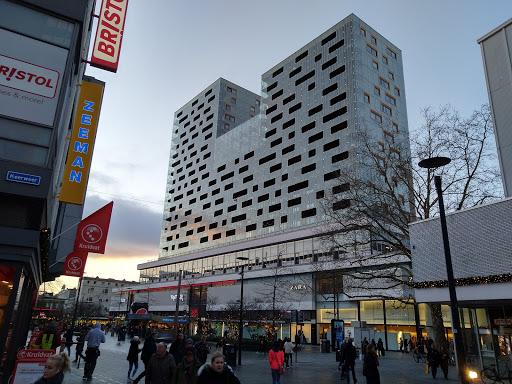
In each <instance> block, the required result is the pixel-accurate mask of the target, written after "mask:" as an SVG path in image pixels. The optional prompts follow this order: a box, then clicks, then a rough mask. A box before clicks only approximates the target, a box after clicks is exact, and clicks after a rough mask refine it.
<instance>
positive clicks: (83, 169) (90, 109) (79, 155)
mask: <svg viewBox="0 0 512 384" xmlns="http://www.w3.org/2000/svg"><path fill="white" fill-rule="evenodd" d="M102 97H103V86H102V85H100V84H94V83H89V82H87V81H82V86H81V87H80V97H79V99H78V104H77V111H76V116H75V122H74V124H73V133H72V135H71V142H70V143H69V149H68V159H67V161H66V168H65V170H64V177H63V179H62V187H61V190H60V197H59V200H60V201H62V202H64V203H73V204H79V205H81V204H83V202H84V197H85V189H86V188H87V181H88V179H89V169H90V167H91V161H92V152H93V148H94V141H95V139H96V129H97V127H98V120H99V117H100V108H101V100H102Z"/></svg>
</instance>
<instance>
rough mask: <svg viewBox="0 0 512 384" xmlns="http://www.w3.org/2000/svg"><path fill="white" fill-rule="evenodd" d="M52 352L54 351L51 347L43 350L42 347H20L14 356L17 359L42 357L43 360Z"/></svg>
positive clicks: (39, 358)
mask: <svg viewBox="0 0 512 384" xmlns="http://www.w3.org/2000/svg"><path fill="white" fill-rule="evenodd" d="M54 353H55V351H54V350H52V349H49V350H44V349H21V350H19V351H18V354H17V355H16V357H17V358H18V360H29V359H32V360H35V359H38V360H41V359H42V360H43V361H45V360H46V359H47V358H49V357H50V356H52V355H53V354H54Z"/></svg>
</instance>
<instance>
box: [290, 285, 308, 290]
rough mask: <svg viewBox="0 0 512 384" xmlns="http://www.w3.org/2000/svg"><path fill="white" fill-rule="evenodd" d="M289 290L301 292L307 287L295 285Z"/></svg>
mask: <svg viewBox="0 0 512 384" xmlns="http://www.w3.org/2000/svg"><path fill="white" fill-rule="evenodd" d="M290 289H291V290H292V291H301V290H303V289H308V287H307V286H306V284H296V285H292V286H291V287H290Z"/></svg>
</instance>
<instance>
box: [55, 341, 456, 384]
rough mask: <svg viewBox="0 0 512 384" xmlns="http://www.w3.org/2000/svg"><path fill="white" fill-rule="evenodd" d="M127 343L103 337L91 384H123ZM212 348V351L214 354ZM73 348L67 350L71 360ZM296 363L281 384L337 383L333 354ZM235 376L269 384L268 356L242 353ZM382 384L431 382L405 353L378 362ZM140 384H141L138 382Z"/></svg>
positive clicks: (307, 350) (309, 355) (314, 351)
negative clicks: (240, 362)
mask: <svg viewBox="0 0 512 384" xmlns="http://www.w3.org/2000/svg"><path fill="white" fill-rule="evenodd" d="M129 345H130V342H129V340H127V341H126V342H124V343H121V345H117V338H111V337H110V336H108V335H107V342H106V343H105V344H103V345H102V346H101V348H100V350H101V356H100V357H99V359H98V363H97V365H96V370H95V371H94V375H93V381H92V382H96V383H108V384H111V383H115V384H126V375H127V372H128V362H127V361H126V356H127V354H128V349H129ZM214 350H215V348H212V351H214ZM74 352H75V351H74V348H72V349H71V354H72V357H73V358H74ZM297 358H298V362H296V361H295V355H294V356H293V368H289V369H287V371H286V374H285V375H284V376H282V378H281V381H282V383H283V384H303V383H318V384H326V383H341V380H340V371H338V363H337V362H336V356H335V354H334V353H320V347H319V346H305V347H304V348H303V349H302V351H300V352H299V353H298V354H297ZM83 365H84V364H83V362H82V363H81V364H80V369H79V370H77V368H76V364H72V371H71V373H68V374H67V375H66V378H65V380H64V383H65V384H78V383H84V381H82V376H83ZM362 366H363V365H362V361H357V362H356V376H357V379H358V382H359V383H360V384H363V383H365V382H366V380H365V378H364V376H363V374H362V369H363V368H362ZM143 368H144V365H143V364H142V362H139V371H138V373H140V372H141V370H142V369H143ZM233 370H234V372H235V374H236V375H237V376H238V378H239V379H240V381H241V383H242V384H266V383H267V384H270V383H271V382H272V377H271V373H270V368H269V364H268V356H267V355H263V354H257V353H256V352H252V351H243V353H242V365H241V366H237V367H233ZM379 371H380V376H381V383H382V384H386V383H388V384H416V383H417V384H421V383H433V382H435V381H434V380H433V378H432V375H431V374H425V364H422V363H416V362H415V361H414V360H413V358H412V356H411V355H410V354H407V353H404V354H402V353H400V352H387V353H386V357H384V358H382V359H380V366H379ZM437 379H438V380H441V382H447V383H456V382H458V381H457V380H456V370H455V367H450V368H449V373H448V380H444V378H443V373H442V372H441V370H438V376H437ZM141 383H142V384H143V383H144V382H143V381H142V382H141Z"/></svg>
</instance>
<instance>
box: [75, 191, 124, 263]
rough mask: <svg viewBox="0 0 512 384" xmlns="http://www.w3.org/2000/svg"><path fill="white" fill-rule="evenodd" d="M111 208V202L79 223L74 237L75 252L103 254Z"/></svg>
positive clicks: (112, 203)
mask: <svg viewBox="0 0 512 384" xmlns="http://www.w3.org/2000/svg"><path fill="white" fill-rule="evenodd" d="M113 206H114V202H113V201H111V202H110V203H108V204H107V205H105V206H104V207H102V208H100V209H98V210H97V211H96V212H94V213H93V214H92V215H90V216H87V217H86V218H85V219H83V220H82V221H80V223H79V224H78V229H77V231H76V237H75V252H82V251H85V252H92V253H105V245H106V244H107V235H108V229H109V227H110V217H111V216H112V207H113Z"/></svg>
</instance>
